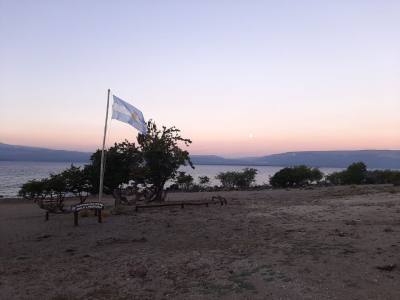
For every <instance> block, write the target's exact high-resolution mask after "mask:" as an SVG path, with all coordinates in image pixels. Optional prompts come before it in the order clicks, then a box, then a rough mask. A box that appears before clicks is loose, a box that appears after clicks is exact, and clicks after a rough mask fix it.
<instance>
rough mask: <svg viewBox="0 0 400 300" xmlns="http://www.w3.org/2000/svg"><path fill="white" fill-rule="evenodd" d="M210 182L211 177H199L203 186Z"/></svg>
mask: <svg viewBox="0 0 400 300" xmlns="http://www.w3.org/2000/svg"><path fill="white" fill-rule="evenodd" d="M209 182H210V177H208V176H199V184H200V185H202V186H205V185H207V184H208V183H209Z"/></svg>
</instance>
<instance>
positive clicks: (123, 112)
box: [111, 95, 147, 134]
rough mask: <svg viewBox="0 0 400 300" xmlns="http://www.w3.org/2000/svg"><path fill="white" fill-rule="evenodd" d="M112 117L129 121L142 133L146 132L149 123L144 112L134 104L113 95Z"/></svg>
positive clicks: (125, 121)
mask: <svg viewBox="0 0 400 300" xmlns="http://www.w3.org/2000/svg"><path fill="white" fill-rule="evenodd" d="M113 99H114V103H113V106H112V116H111V118H112V119H115V120H118V121H121V122H124V123H128V124H129V125H131V126H133V127H135V128H136V129H137V130H139V132H140V133H141V134H146V132H147V125H146V121H145V120H144V117H143V114H142V112H141V111H140V110H138V109H137V108H136V107H134V106H133V105H131V104H129V103H128V102H125V101H124V100H122V99H120V98H118V97H117V96H115V95H113Z"/></svg>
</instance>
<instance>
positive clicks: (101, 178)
mask: <svg viewBox="0 0 400 300" xmlns="http://www.w3.org/2000/svg"><path fill="white" fill-rule="evenodd" d="M109 106H110V89H108V91H107V110H106V121H105V123H104V135H103V148H102V149H101V162H100V185H99V202H101V200H102V198H103V185H104V147H105V144H106V134H107V120H108V107H109Z"/></svg>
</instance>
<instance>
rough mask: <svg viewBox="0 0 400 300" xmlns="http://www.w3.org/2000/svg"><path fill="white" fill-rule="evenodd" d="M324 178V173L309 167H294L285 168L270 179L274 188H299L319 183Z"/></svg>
mask: <svg viewBox="0 0 400 300" xmlns="http://www.w3.org/2000/svg"><path fill="white" fill-rule="evenodd" d="M322 178H323V173H322V172H321V171H320V170H319V169H317V168H309V167H307V166H294V167H288V168H283V169H282V170H280V171H278V172H277V173H275V174H274V176H272V177H271V179H270V184H271V185H272V186H273V187H280V188H286V187H299V186H304V185H307V184H310V183H312V182H319V181H320V180H321V179H322Z"/></svg>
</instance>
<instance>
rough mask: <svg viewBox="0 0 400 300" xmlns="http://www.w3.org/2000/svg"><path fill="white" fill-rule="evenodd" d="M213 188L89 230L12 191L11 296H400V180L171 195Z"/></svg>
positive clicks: (7, 236) (6, 251)
mask: <svg viewBox="0 0 400 300" xmlns="http://www.w3.org/2000/svg"><path fill="white" fill-rule="evenodd" d="M212 195H222V196H224V197H226V198H227V200H228V205H227V206H220V205H212V206H209V207H185V208H184V209H180V208H158V209H151V210H143V211H139V212H137V213H135V212H132V213H129V214H128V213H127V212H126V213H127V214H119V215H112V214H107V212H106V213H105V217H104V219H103V221H104V222H103V223H101V224H98V223H97V222H96V218H95V217H93V216H92V217H86V218H84V217H81V218H80V219H79V222H80V225H79V226H78V227H74V226H73V216H72V215H71V214H68V215H51V216H50V220H49V221H48V222H45V221H44V212H43V211H42V210H41V209H39V208H38V207H37V206H36V205H35V204H33V203H31V202H29V201H26V200H15V199H2V200H0V299H59V300H60V299H367V298H368V299H400V285H399V283H400V187H392V186H349V187H323V188H314V189H303V190H266V191H247V192H219V193H176V194H170V195H169V196H168V200H178V201H180V200H188V201H190V200H204V199H209V198H210V197H211V196H212ZM107 203H108V204H109V205H111V203H112V200H111V199H109V200H108V201H107Z"/></svg>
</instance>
